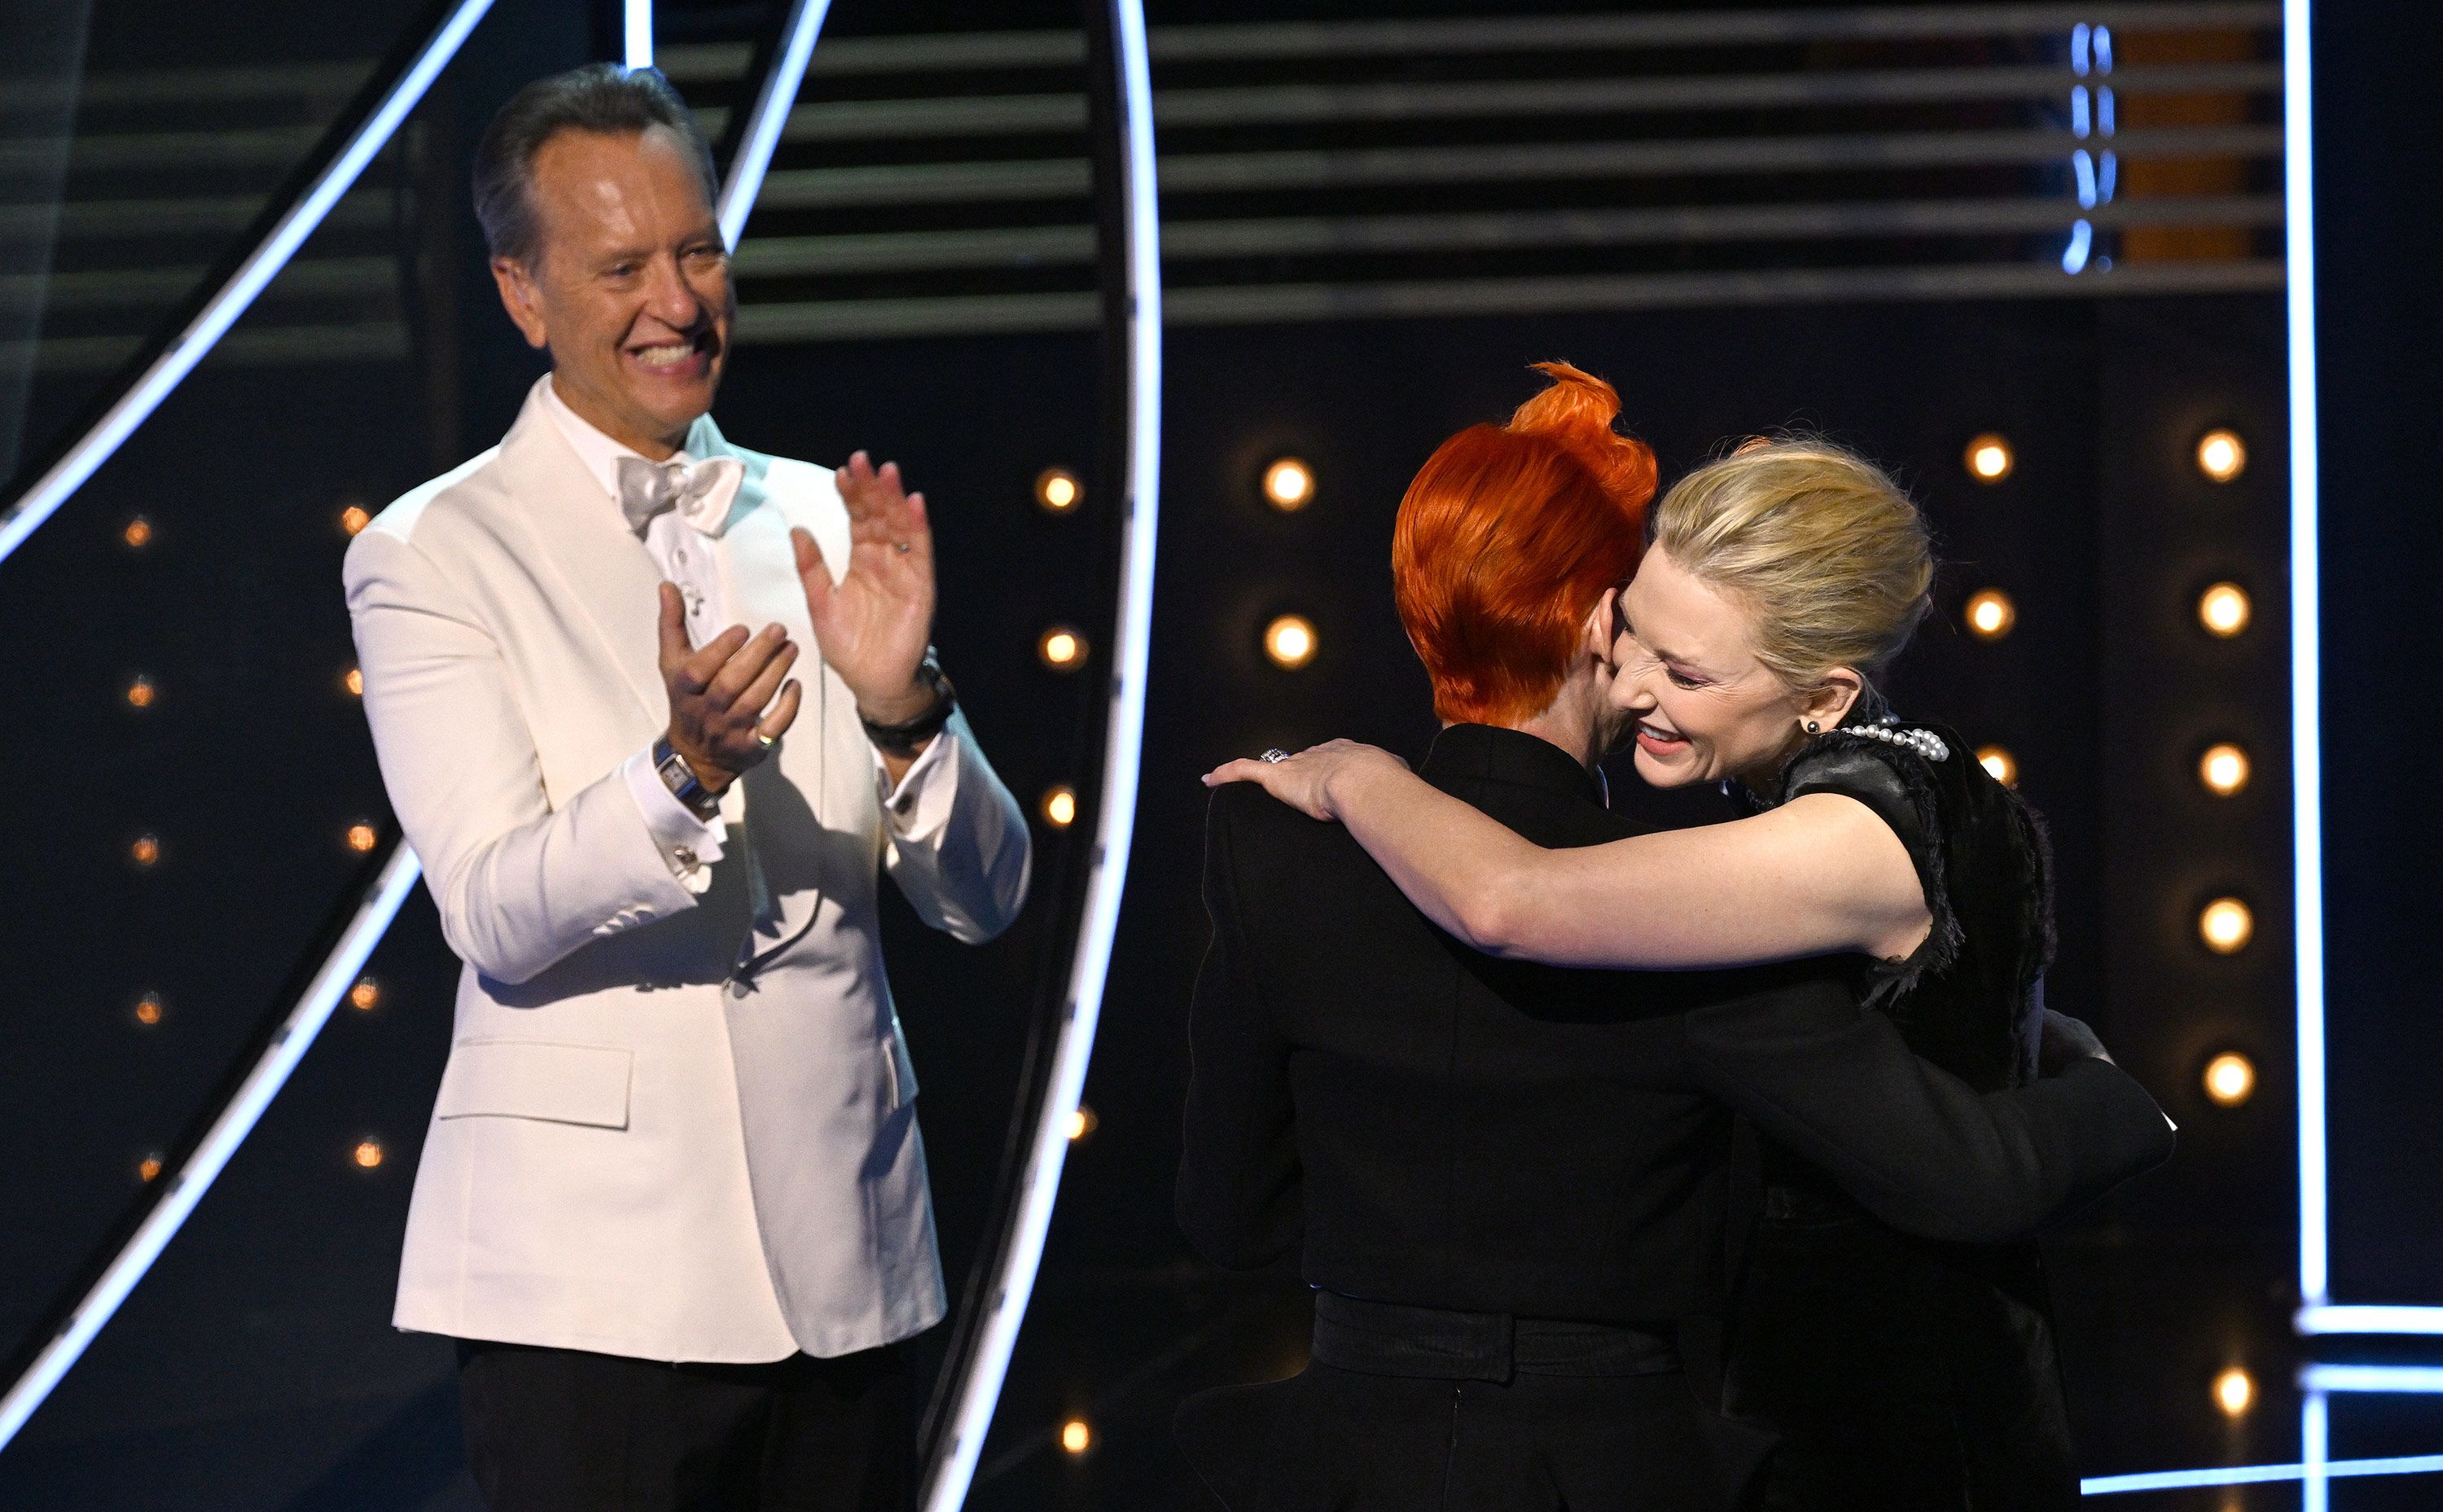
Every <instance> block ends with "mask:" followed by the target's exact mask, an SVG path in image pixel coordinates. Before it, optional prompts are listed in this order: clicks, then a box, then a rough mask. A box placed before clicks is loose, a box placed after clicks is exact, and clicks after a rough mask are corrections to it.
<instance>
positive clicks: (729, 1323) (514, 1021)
mask: <svg viewBox="0 0 2443 1512" xmlns="http://www.w3.org/2000/svg"><path fill="white" fill-rule="evenodd" d="M546 381H548V380H546ZM689 450H690V451H692V452H694V453H695V454H696V455H698V456H707V455H722V454H726V455H729V456H733V457H736V458H738V459H739V460H740V461H741V462H743V463H744V465H745V482H744V485H743V486H742V487H741V488H740V490H739V493H738V498H737V501H736V503H735V504H734V505H733V506H732V508H731V511H730V515H729V519H728V525H727V528H726V531H725V532H724V533H723V534H722V535H721V536H720V537H719V538H718V540H717V541H716V542H714V545H715V549H716V552H717V555H718V557H719V560H720V570H721V574H722V575H721V581H722V584H723V589H724V596H725V598H726V602H727V605H728V609H729V613H730V617H731V618H732V619H733V620H735V621H737V622H739V623H743V624H745V625H747V626H750V627H753V626H758V625H762V624H766V623H770V622H773V621H778V622H779V623H780V624H781V625H782V626H785V627H786V628H787V629H788V632H789V635H790V637H791V638H792V639H793V640H794V641H795V642H796V643H797V644H798V646H799V647H801V648H802V654H801V658H800V661H799V674H798V675H799V677H800V678H801V679H802V681H803V682H804V683H805V688H806V691H805V696H804V703H803V706H802V709H801V711H800V713H799V717H798V720H797V723H796V724H795V726H794V727H792V728H791V729H790V731H789V732H788V734H787V735H786V736H784V737H783V738H782V739H781V744H780V747H779V749H777V750H776V751H774V752H773V753H772V756H770V758H768V759H766V760H765V761H763V762H762V764H761V765H759V766H757V767H755V768H754V769H752V770H751V771H749V772H748V773H747V774H745V775H744V777H743V778H742V779H741V780H740V781H739V782H738V783H737V784H735V785H734V786H733V787H732V788H731V790H730V792H728V793H727V794H726V795H725V798H726V803H725V818H726V824H727V829H728V835H727V837H726V840H725V841H724V842H723V847H722V848H723V858H722V859H721V860H719V861H717V862H715V863H712V864H711V871H712V877H711V882H710V885H709V886H708V887H707V888H706V889H705V890H704V891H703V892H702V894H701V895H699V894H698V893H696V892H694V891H692V890H690V889H689V887H688V886H687V885H686V884H684V883H682V882H681V881H680V880H679V879H678V878H677V877H676V876H675V875H674V874H673V872H672V869H671V866H670V862H669V861H668V860H667V859H666V858H665V856H664V855H663V853H662V851H661V849H660V848H659V847H657V846H656V844H655V842H654V841H653V839H652V835H651V832H650V831H649V830H648V829H647V825H646V821H645V817H644V814H643V811H641V810H640V809H639V807H638V803H637V798H636V796H635V794H634V791H633V790H632V789H631V788H630V787H629V786H628V784H627V783H626V782H625V781H623V780H622V778H621V775H620V770H619V769H620V767H621V764H622V762H623V761H625V759H626V758H627V757H629V756H632V755H633V754H634V753H635V752H637V751H639V750H642V749H644V748H645V747H646V746H648V745H649V744H650V743H651V742H652V740H653V739H654V738H655V737H657V736H659V735H660V734H661V733H662V731H663V730H664V729H665V727H666V726H667V725H668V723H669V720H670V710H669V702H668V698H667V695H666V693H665V691H664V688H663V684H662V680H661V675H660V671H659V668H658V665H657V647H658V644H659V643H658V634H657V620H656V616H657V613H658V605H657V601H656V597H655V593H656V585H657V583H658V581H659V574H657V572H656V571H655V569H654V567H653V563H652V558H651V556H649V555H648V553H647V552H646V550H645V547H644V545H643V544H642V542H640V541H639V540H638V539H637V538H636V537H635V536H634V534H632V533H631V532H630V530H629V529H628V526H627V524H626V522H625V521H624V520H623V519H621V518H620V513H619V509H618V506H617V504H616V503H615V501H612V500H611V499H610V498H608V497H607V496H606V495H605V494H604V493H603V491H602V489H601V487H600V485H599V483H597V481H596V480H595V478H594V477H593V476H592V475H591V474H590V473H589V472H588V471H587V470H586V468H585V465H584V464H583V463H582V462H581V461H580V460H579V457H578V455H577V453H576V451H575V450H574V448H572V447H571V446H570V445H569V444H568V441H567V439H566V437H565V436H564V435H562V434H561V433H560V429H559V428H558V427H557V426H555V425H554V424H553V422H552V420H551V417H550V416H549V415H548V414H546V413H544V412H542V410H541V409H540V408H539V407H538V405H537V402H536V400H535V399H534V398H533V397H532V396H529V397H528V399H527V401H526V405H525V408H524V410H523V411H522V412H521V413H520V414H519V416H518V420H517V424H516V425H515V426H513V427H511V428H510V430H509V433H508V435H507V436H506V437H505V439H504V440H503V441H502V443H501V444H500V445H499V446H496V447H494V448H493V449H491V450H490V451H487V452H485V453H484V454H483V455H481V456H479V457H476V458H475V459H474V460H472V461H470V462H468V463H467V464H466V465H463V466H461V467H459V468H457V469H456V470H455V471H453V472H450V473H448V474H446V475H444V476H442V477H440V478H436V479H434V480H433V481H432V482H431V483H426V484H425V485H424V486H422V487H420V488H417V489H416V490H414V491H413V492H412V493H410V494H408V495H407V496H405V497H404V498H402V499H400V500H399V501H396V502H395V503H394V504H392V505H391V506H390V507H389V508H387V509H385V510H384V511H382V513H381V514H380V515H379V516H377V518H376V519H375V520H374V522H373V523H372V524H371V525H370V526H368V527H367V528H366V529H365V530H364V531H363V532H362V533H361V534H359V535H358V537H357V538H356V540H355V541H354V542H353V543H351V545H350V547H349V550H348V557H347V572H346V578H347V592H348V609H349V613H350V615H351V617H352V619H353V621H354V624H355V629H356V641H357V651H358V659H359V665H361V666H362V668H363V671H364V700H365V712H366V715H367V717H368V718H369V719H370V720H371V721H372V724H373V733H374V743H375V747H376V749H377V751H378V753H379V755H380V758H381V769H382V777H383V780H384V782H385V783H386V784H387V785H388V788H389V791H390V798H391V804H392V807H393V808H394V810H395V811H396V812H397V814H398V818H399V823H400V825H401V827H402V828H403V829H404V830H405V831H406V835H407V838H408V840H409V842H410V843H412V844H413V846H414V847H415V849H416V851H417V853H418V854H419V855H420V856H421V857H422V858H423V862H424V866H425V877H426V881H427V884H428V886H429V887H430V889H431V891H432V898H433V901H434V902H435V903H436V904H437V905H438V906H439V909H440V914H441V927H442V932H443V933H444V935H446V936H447V937H448V938H449V940H450V946H451V948H452V949H454V950H455V951H456V952H457V953H458V955H459V956H460V957H461V958H462V959H463V960H464V961H465V962H466V968H465V970H464V972H463V973H462V974H461V976H460V979H459V984H458V1000H457V1016H456V1029H455V1032H454V1035H453V1038H452V1043H451V1047H450V1062H449V1067H448V1069H447V1071H446V1072H445V1073H444V1074H443V1076H442V1080H441V1090H440V1095H439V1098H438V1100H437V1102H436V1103H435V1105H434V1107H433V1111H432V1126H431V1129H430V1132H429V1133H428V1135H427V1137H426V1140H425V1145H424V1154H423V1159H422V1162H421V1164H420V1165H419V1166H418V1168H417V1170H416V1175H415V1192H414V1196H413V1203H412V1205H411V1207H410V1209H409V1212H408V1226H407V1243H406V1251H405V1254H404V1255H403V1256H402V1258H401V1262H400V1266H399V1282H398V1305H397V1311H396V1314H395V1320H394V1321H395V1322H396V1323H397V1325H398V1326H399V1327H401V1328H406V1329H414V1330H418V1331H422V1332H429V1333H435V1334H447V1335H452V1336H455V1337H458V1338H464V1339H500V1340H505V1341H508V1342H512V1343H526V1344H542V1345H554V1346H559V1347H563V1348H573V1349H584V1350H593V1351H598V1352H601V1353H606V1354H615V1355H626V1356H632V1357H641V1358H646V1359H657V1360H719V1361H759V1360H772V1359H778V1358H781V1357H785V1356H788V1355H790V1354H792V1353H793V1352H796V1351H799V1350H802V1351H804V1352H806V1353H808V1354H812V1355H819V1356H834V1355H841V1354H846V1353H849V1352H851V1351H854V1350H859V1349H867V1348H872V1347H873V1346H876V1345H879V1344H884V1343H888V1342H891V1341H892V1340H894V1339H904V1338H906V1337H908V1336H909V1335H910V1334H913V1333H916V1332H918V1331H919V1330H921V1329H924V1328H926V1327H928V1326H929V1325H930V1324H932V1323H933V1322H935V1321H938V1320H939V1319H940V1318H941V1316H942V1313H943V1310H944V1298H943V1285H942V1273H941V1261H940V1258H939V1256H938V1254H937V1252H936V1249H935V1246H934V1237H933V1217H932V1206H931V1202H930V1198H929V1196H928V1192H927V1189H926V1178H925V1154H924V1145H923V1142H922V1140H921V1139H920V1138H919V1136H918V1133H917V1128H916V1113H915V1105H914V1098H915V1094H916V1083H915V1078H914V1076H913V1075H912V1074H911V1072H910V1069H909V1061H908V1051H907V1047H906V1046H905V1044H904V1042H903V1041H902V1039H901V1037H900V1033H899V1025H898V1019H897V1016H896V1015H895V1013H894V1012H893V1011H892V1008H891V990H890V986H889V984H888V983H887V981H886V980H885V978H884V975H883V963H882V950H881V940H880V938H879V934H878V923H877V916H876V889H877V887H878V885H879V881H878V876H877V872H878V870H879V869H882V868H887V869H888V870H889V871H890V873H891V877H892V879H893V881H894V882H896V883H897V884H898V886H899V888H900V890H901V891H902V892H903V893H905V894H906V895H907V897H908V900H909V902H910V903H911V904H913V905H914V907H915V910H916V912H917V913H918V914H919V915H921V916H923V918H924V919H925V920H927V921H928V923H931V924H932V925H933V926H934V927H936V928H939V929H944V930H946V931H948V932H949V933H950V934H951V935H953V936H955V937H957V938H960V939H962V940H966V941H971V942H972V941H977V940H983V939H986V938H990V937H992V936H993V935H995V934H997V933H999V932H1000V931H1001V929H1003V928H1004V927H1006V926H1007V925H1008V923H1009V922H1010V920H1012V919H1014V918H1015V917H1016V916H1017V914H1018V910H1019V905H1020V904H1021V903H1022V902H1024V901H1025V895H1026V883H1027V869H1028V861H1029V854H1028V851H1029V841H1028V835H1027V829H1026V821H1025V817H1024V815H1023V814H1022V813H1021V812H1020V811H1019V807H1018V805H1017V803H1016V801H1015V800H1013V799H1012V798H1011V796H1010V794H1009V792H1008V790H1007V789H1006V788H1004V787H1003V786H1002V785H1001V779H1000V778H999V777H997V776H996V775H994V774H993V770H992V768H991V767H990V766H989V765H988V764H987V763H986V762H985V760H984V757H983V752H982V751H980V750H978V749H977V746H976V742H975V737H974V735H973V733H972V732H971V731H970V730H969V729H968V728H967V725H966V721H965V720H964V719H961V718H957V717H953V719H952V720H951V722H950V725H949V728H948V729H947V730H946V732H945V733H944V735H943V736H942V737H941V739H943V740H946V741H948V742H950V746H951V749H949V750H946V751H945V752H942V753H941V756H942V759H939V760H935V761H930V762H928V763H927V764H926V771H925V773H924V774H923V775H922V777H921V779H920V780H911V782H910V784H909V786H910V787H915V786H919V785H921V786H923V787H924V789H925V791H924V792H922V793H921V794H919V793H914V792H908V791H906V790H903V792H901V793H900V794H899V795H898V797H896V798H895V799H894V800H893V805H892V806H893V808H894V809H900V810H904V811H906V813H905V815H903V814H899V813H894V814H891V815H886V814H884V812H883V811H882V797H881V794H880V792H878V791H877V790H878V784H877V781H876V778H875V771H876V768H875V764H874V759H873V749H872V747H871V745H870V744H869V743H868V741H867V739H866V737H865V734H864V730H863V728H862V726H861V725H860V723H859V721H858V719H857V715H856V708H855V701H854V698H853V697H852V695H851V694H850V693H849V690H848V688H847V686H846V685H845V684H844V683H841V681H840V679H839V676H838V674H837V673H836V672H834V671H833V670H832V669H831V668H830V667H828V666H825V665H820V662H819V658H818V656H817V652H816V648H815V639H814V633H813V630H812V628H811V627H810V626H809V624H808V623H807V618H806V607H805V598H804V595H803V592H802V590H801V589H800V587H799V582H798V578H797V574H796V570H795V567H794V565H793V560H792V555H791V550H790V545H789V529H790V527H791V526H793V525H799V526H803V527H805V528H806V529H807V530H809V531H811V532H812V533H813V534H814V537H815V539H816V540H817V542H819V543H820V544H821V546H822V549H823V556H824V558H825V560H826V561H828V562H830V563H832V564H834V569H833V570H834V572H835V574H837V573H839V572H841V571H844V570H845V567H846V564H847V562H848V559H849V540H848V537H849V525H848V516H847V511H846V509H845V507H844V506H843V505H842V503H841V501H840V499H839V494H838V490H837V486H836V483H835V482H834V481H833V477H832V475H831V474H830V473H829V472H828V471H826V470H824V469H821V468H817V467H815V466H812V465H808V464H805V463H801V462H792V461H789V460H786V459H783V458H777V457H767V456H763V455H762V454H760V453H757V452H751V451H745V450H743V449H741V448H739V447H735V446H730V445H728V443H726V441H724V440H722V439H721V435H720V432H719V431H718V430H717V429H716V428H713V427H712V424H711V422H710V421H709V420H708V419H707V420H702V421H699V422H697V427H696V429H695V430H694V432H692V433H691V434H690V436H689ZM943 784H946V785H947V792H943V791H941V789H940V787H939V785H943ZM920 800H921V801H920ZM908 815H912V816H913V817H912V818H910V817H908ZM749 959H752V960H755V961H756V962H757V965H756V967H755V969H753V970H752V971H750V972H742V971H741V970H740V964H741V962H742V960H749Z"/></svg>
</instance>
